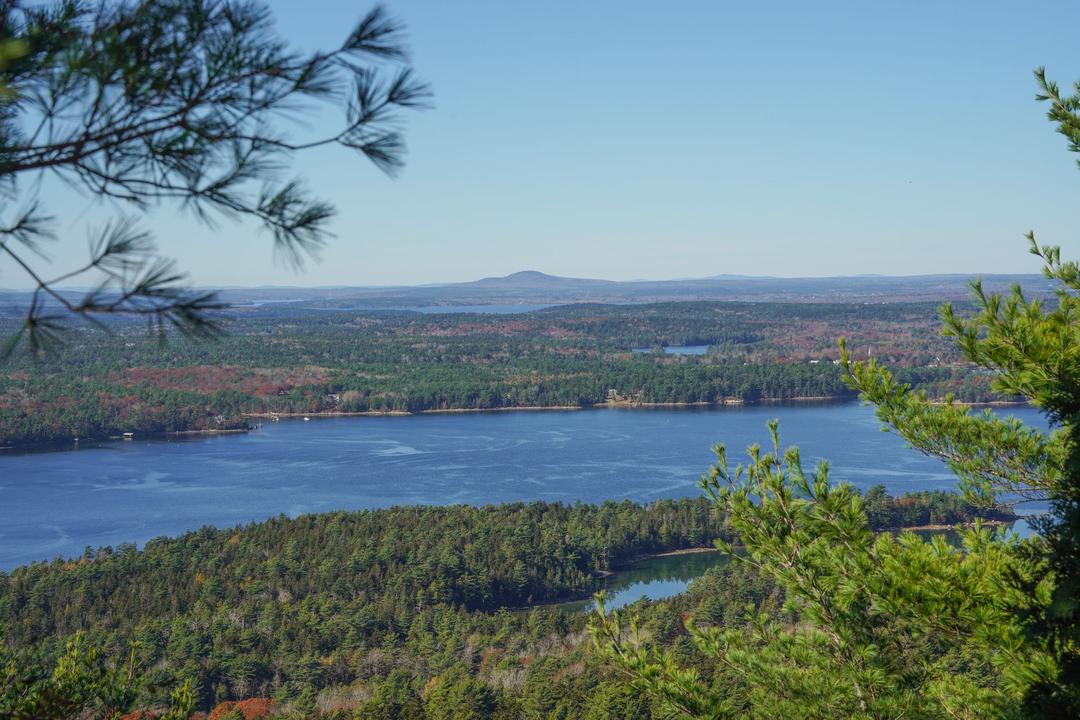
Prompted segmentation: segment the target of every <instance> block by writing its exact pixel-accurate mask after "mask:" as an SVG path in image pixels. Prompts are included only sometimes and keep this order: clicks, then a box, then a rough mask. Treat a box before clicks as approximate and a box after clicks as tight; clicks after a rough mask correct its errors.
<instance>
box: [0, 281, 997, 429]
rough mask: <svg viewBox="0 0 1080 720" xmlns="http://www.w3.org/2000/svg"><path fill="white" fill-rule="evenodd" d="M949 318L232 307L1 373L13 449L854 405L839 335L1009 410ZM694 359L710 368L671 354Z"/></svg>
mask: <svg viewBox="0 0 1080 720" xmlns="http://www.w3.org/2000/svg"><path fill="white" fill-rule="evenodd" d="M936 312H937V311H936V306H935V305H933V304H931V303H900V302H898V303H887V304H874V305H870V304H865V303H846V304H839V303H831V304H830V303H738V302H679V303H659V304H649V305H569V306H563V307H555V308H549V309H545V310H540V311H535V312H528V313H521V314H512V315H485V314H477V313H448V314H434V315H430V314H422V313H417V312H403V311H371V310H363V311H347V310H324V309H318V308H311V307H304V306H300V307H291V306H289V305H288V304H287V303H286V304H283V305H282V306H277V305H275V306H270V307H253V308H236V309H234V311H233V313H232V319H231V321H230V322H229V323H228V329H229V333H228V335H226V336H225V337H223V338H221V339H219V340H217V341H216V342H212V343H206V342H189V341H186V340H184V339H182V338H179V339H173V340H170V341H169V343H168V345H166V346H165V347H164V348H163V347H162V346H161V344H160V343H159V342H158V341H157V340H156V339H153V338H147V337H146V336H145V332H144V329H143V328H142V327H141V326H135V325H124V324H116V325H114V326H113V327H112V328H111V332H109V333H106V332H102V331H99V330H84V331H79V332H74V331H73V337H72V342H70V344H69V345H68V346H67V347H66V348H65V351H64V354H63V361H62V362H60V361H58V360H57V359H55V358H50V357H44V358H32V357H20V358H15V359H14V361H13V362H10V363H8V364H7V365H6V366H5V368H4V369H3V371H2V372H0V447H5V446H7V447H13V446H15V447H17V446H23V445H31V444H35V443H71V442H73V440H74V439H75V438H79V439H82V440H87V439H91V440H92V439H103V438H108V437H114V436H119V435H121V434H123V433H137V434H139V435H161V434H166V433H175V432H220V431H228V430H244V429H246V428H248V427H249V426H250V425H252V424H254V423H257V422H259V421H262V420H265V419H268V418H272V417H274V416H284V415H297V414H298V415H308V414H358V413H416V412H425V411H446V410H493V409H507V408H547V407H551V408H554V407H574V408H587V407H635V406H648V405H653V404H664V405H693V404H725V403H728V404H730V403H754V402H762V401H790V400H797V399H807V398H810V399H833V400H841V399H853V398H854V397H855V393H854V392H853V391H852V390H851V389H850V388H849V387H848V386H847V385H846V384H845V383H844V380H843V378H842V374H841V372H840V368H839V367H838V366H837V365H835V364H834V361H835V360H836V359H837V350H836V344H835V343H836V339H837V338H838V337H841V336H846V337H847V338H848V341H849V343H850V344H851V346H852V347H853V348H854V349H855V351H856V352H857V353H858V354H860V355H861V356H868V357H876V358H881V359H883V360H885V361H887V362H889V363H890V364H891V365H893V366H896V367H898V368H899V370H898V374H899V377H900V378H901V379H902V380H905V381H907V382H911V383H913V384H915V385H916V386H918V387H920V388H923V389H926V390H927V391H928V392H929V393H930V394H931V395H932V396H934V397H944V396H945V395H946V394H947V393H953V394H955V395H956V396H957V397H958V398H959V399H961V400H965V401H972V402H985V401H989V400H995V399H1001V398H1000V397H998V396H995V395H994V394H993V393H992V392H991V391H990V387H989V378H988V377H986V376H985V375H984V374H982V373H980V372H978V371H976V370H974V369H973V368H971V367H969V366H967V365H965V364H963V363H961V362H960V361H959V359H958V357H957V356H956V354H955V351H954V350H953V349H951V348H950V346H949V345H948V343H946V342H944V341H942V340H940V339H939V338H937V337H936V335H935V334H934V333H932V332H930V331H929V330H928V328H931V327H933V326H934V324H935V323H936ZM0 325H2V323H0ZM3 329H4V328H3V327H0V330H3ZM686 346H691V347H693V348H694V350H695V352H697V353H699V354H679V353H678V352H675V351H672V348H681V347H686ZM665 348H667V350H665Z"/></svg>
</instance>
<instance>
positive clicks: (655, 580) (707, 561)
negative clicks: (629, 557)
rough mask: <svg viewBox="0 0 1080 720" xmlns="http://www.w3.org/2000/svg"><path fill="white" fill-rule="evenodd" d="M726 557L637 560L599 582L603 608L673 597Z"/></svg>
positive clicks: (579, 605) (583, 606)
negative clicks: (602, 594) (602, 593)
mask: <svg viewBox="0 0 1080 720" xmlns="http://www.w3.org/2000/svg"><path fill="white" fill-rule="evenodd" d="M728 559H729V558H728V556H727V555H725V554H724V553H719V552H699V553H687V554H683V555H664V556H660V557H651V558H645V559H644V560H639V561H638V562H636V563H634V564H633V565H630V566H629V567H627V568H623V569H620V570H617V571H616V572H615V573H613V574H611V575H609V576H608V577H606V578H604V579H603V580H602V581H601V583H600V586H601V587H602V588H603V590H604V607H606V608H607V609H608V610H618V609H619V608H623V607H626V606H627V605H631V604H633V603H635V602H637V601H638V600H641V599H642V598H649V599H650V600H663V599H665V598H669V597H674V596H676V595H678V594H680V593H683V592H685V591H686V588H687V586H688V585H689V584H690V582H691V581H692V580H696V579H697V578H699V577H701V576H702V575H704V574H705V572H706V571H707V570H709V569H710V568H714V567H717V566H718V565H720V564H721V563H725V562H728ZM597 589H598V590H599V589H600V588H597ZM557 607H558V608H559V609H560V610H564V611H566V612H592V611H593V609H594V608H595V604H594V603H593V601H592V599H591V598H589V599H584V600H572V601H570V602H564V603H559V604H558V605H557Z"/></svg>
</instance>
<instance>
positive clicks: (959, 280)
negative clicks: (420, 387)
mask: <svg viewBox="0 0 1080 720" xmlns="http://www.w3.org/2000/svg"><path fill="white" fill-rule="evenodd" d="M971 277H972V276H970V275H961V274H957V275H915V276H881V275H862V276H847V277H825V278H777V277H747V276H737V275H719V276H714V277H707V278H698V279H686V280H633V281H614V280H596V279H588V278H568V277H559V276H557V275H549V274H547V273H543V272H539V271H537V270H525V271H521V272H515V273H512V274H510V275H506V276H503V277H485V278H481V279H480V280H473V281H471V282H459V283H445V284H440V285H419V286H403V287H378V288H376V287H356V288H348V287H335V288H311V289H300V288H282V289H279V290H278V289H275V290H270V289H267V288H260V289H258V290H254V289H253V290H248V291H245V290H242V289H235V290H229V291H228V292H227V294H226V299H228V300H231V301H237V300H238V299H241V298H243V299H245V300H248V301H252V302H260V303H267V302H291V303H296V302H300V303H303V304H306V305H311V306H314V307H324V308H341V309H345V308H354V309H361V308H388V309H389V308H401V309H409V308H416V307H430V306H440V307H452V306H455V305H464V306H468V305H562V304H568V303H645V302H670V301H695V300H738V301H749V302H770V301H773V302H874V303H880V302H943V301H946V300H960V301H962V300H966V299H967V298H969V297H970V288H969V286H968V281H969V280H970V278H971ZM982 279H983V285H984V287H985V288H986V289H987V290H991V291H997V292H1001V291H1007V290H1008V288H1009V286H1010V285H1011V284H1013V283H1017V282H1018V283H1020V284H1022V285H1023V286H1024V287H1025V289H1027V290H1028V291H1029V292H1030V293H1032V294H1041V293H1045V292H1048V291H1049V290H1050V288H1051V285H1050V283H1049V282H1048V281H1047V280H1046V279H1045V278H1043V277H1042V276H1041V275H1034V274H1032V275H984V276H983V277H982Z"/></svg>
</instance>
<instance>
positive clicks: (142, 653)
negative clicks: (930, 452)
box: [0, 487, 1014, 720]
mask: <svg viewBox="0 0 1080 720" xmlns="http://www.w3.org/2000/svg"><path fill="white" fill-rule="evenodd" d="M866 513H867V517H868V518H869V521H870V525H871V527H873V528H876V529H885V528H893V527H897V526H912V525H924V524H928V523H967V522H971V521H974V520H976V519H984V520H1010V519H1012V518H1013V517H1014V516H1013V514H1012V511H1011V509H1010V508H1007V507H994V508H979V507H976V506H972V505H968V504H966V503H964V502H963V501H962V500H960V499H959V497H958V496H956V495H954V494H950V493H942V492H924V493H916V494H912V495H905V496H902V497H897V498H893V497H890V496H888V495H887V494H885V492H884V490H883V489H882V488H880V487H878V488H873V489H871V490H870V491H869V492H868V493H867V495H866ZM717 539H725V540H731V539H732V537H731V536H730V534H729V533H728V531H727V530H726V529H725V519H724V518H723V517H721V516H719V515H718V514H717V512H716V508H715V505H713V504H712V503H711V502H709V501H708V500H707V499H705V498H700V497H699V498H685V499H681V500H657V501H655V502H651V503H647V504H643V505H642V504H636V503H632V502H605V503H603V504H600V505H589V504H575V505H565V504H559V503H543V502H533V503H528V504H525V503H515V504H509V505H491V506H485V507H469V506H451V507H417V506H413V507H396V508H388V509H384V510H373V511H360V512H335V513H324V514H318V515H305V516H301V517H297V518H287V517H284V516H282V517H278V518H275V519H272V520H268V521H265V522H260V523H253V524H250V525H246V526H243V527H237V528H232V529H215V528H210V527H205V528H202V529H200V530H197V531H194V532H189V533H186V534H184V535H181V536H179V537H176V538H158V539H155V540H151V541H150V542H148V543H147V544H146V546H145V547H144V548H142V549H137V548H136V547H135V546H134V545H123V546H120V547H116V548H99V549H96V550H93V549H87V551H86V552H85V553H84V554H83V555H82V557H77V558H58V559H56V560H55V561H53V562H42V563H36V564H33V565H30V566H26V567H20V568H17V569H15V570H14V571H12V572H10V573H7V574H3V573H0V627H3V628H5V632H6V638H5V640H6V643H7V644H8V645H9V647H10V648H12V650H13V652H14V653H15V654H16V655H17V656H18V657H19V658H21V662H23V663H25V664H28V665H43V666H48V665H50V664H51V663H53V662H54V661H55V659H56V658H57V657H58V656H59V655H60V654H61V653H62V652H63V649H64V647H65V644H66V643H67V642H69V641H70V640H71V639H72V638H73V637H75V636H76V635H77V634H79V633H82V634H84V635H83V636H84V637H85V638H86V639H87V640H88V641H89V642H91V643H92V644H93V645H94V646H95V647H100V648H104V649H105V651H106V652H107V653H109V654H110V655H112V656H115V657H126V656H127V654H128V653H129V652H130V648H132V647H134V648H135V651H136V656H137V662H138V664H139V666H140V667H144V668H148V670H147V673H146V676H145V683H146V687H145V688H144V691H143V692H144V696H143V697H142V703H143V705H144V706H146V707H152V706H159V705H161V704H162V703H164V702H165V700H166V698H167V692H168V690H169V689H170V688H174V687H176V686H177V685H179V684H180V683H181V682H183V681H184V680H187V679H191V680H194V686H195V687H197V688H198V703H197V704H198V707H199V708H201V709H203V710H210V709H212V708H214V707H216V706H218V705H219V704H221V703H225V702H231V701H238V700H244V699H250V698H262V699H264V700H266V701H272V702H274V703H277V704H279V705H284V706H289V707H292V708H293V709H295V710H298V711H303V713H306V715H305V716H307V717H328V718H329V717H352V715H335V714H334V712H333V709H334V708H335V707H338V708H349V712H352V711H353V710H354V709H356V710H357V711H358V712H366V713H369V714H364V715H362V716H363V717H369V716H370V717H380V718H402V719H403V720H404V719H405V718H408V719H410V720H414V719H415V718H424V717H429V718H442V717H454V715H452V714H445V713H446V708H450V709H452V708H454V707H457V706H458V705H457V703H466V702H467V703H481V704H483V705H484V707H487V708H488V709H489V711H490V714H491V716H492V717H518V716H520V715H521V714H522V713H526V714H527V715H528V716H529V717H554V716H557V717H562V718H567V719H568V720H569V719H571V718H588V717H590V716H589V712H590V711H589V708H594V707H605V706H606V703H607V702H608V699H606V698H607V694H609V693H615V696H617V698H618V702H626V703H629V705H628V708H630V709H628V710H627V711H626V714H625V715H620V717H624V718H647V717H655V716H654V715H652V714H650V712H649V711H648V707H649V704H650V703H649V701H647V700H646V699H645V698H644V696H641V695H638V694H637V693H633V692H630V691H628V690H626V689H625V688H624V689H617V686H616V685H614V684H612V681H613V679H614V677H613V675H612V673H611V671H610V669H605V668H604V667H603V663H599V662H597V661H596V659H595V657H592V656H591V655H590V654H589V653H588V652H587V643H586V642H585V639H584V635H583V630H584V625H585V621H586V615H585V614H583V613H572V612H564V611H562V610H560V609H558V608H556V607H552V606H549V605H547V604H548V603H551V602H553V601H557V600H563V599H567V598H573V597H581V596H583V595H587V594H588V593H590V592H592V591H593V590H595V589H597V588H598V587H600V586H601V585H600V581H601V579H602V576H603V575H605V574H606V573H607V572H610V571H611V570H613V569H617V568H619V567H621V566H623V565H625V564H626V563H628V562H630V561H632V560H634V559H635V558H639V557H641V556H643V555H648V554H652V553H662V552H666V551H672V550H678V549H682V548H695V547H708V546H710V545H711V544H712V543H713V541H714V540H717ZM782 599H783V595H782V592H781V591H780V590H779V589H778V588H777V587H776V586H775V585H774V584H773V583H772V582H770V581H767V580H766V579H764V578H762V577H758V576H756V575H754V574H753V573H750V572H749V571H748V569H747V567H746V566H744V565H742V564H740V563H737V564H734V565H725V566H722V567H720V568H719V569H718V570H716V571H712V572H710V574H709V575H707V576H706V577H705V578H703V579H702V580H700V581H697V582H695V583H694V584H693V586H692V591H691V593H690V594H689V595H687V596H681V597H678V598H675V599H673V600H670V601H664V602H659V603H648V602H645V603H643V604H642V605H641V609H642V610H644V611H646V613H647V618H648V620H647V623H649V624H650V627H656V628H657V630H658V634H657V637H658V640H660V641H662V642H663V643H665V644H674V645H675V646H682V643H683V641H684V640H685V630H683V629H682V626H681V620H680V616H681V613H682V612H684V611H686V610H688V609H689V608H690V607H693V606H700V610H701V615H700V616H701V617H704V618H711V619H714V620H716V619H722V618H727V619H728V621H729V622H736V621H737V619H738V618H739V617H740V616H741V614H742V613H743V612H744V610H745V606H746V604H747V603H749V604H751V605H754V606H758V607H762V606H767V607H774V608H778V607H779V606H780V603H781V601H782ZM530 606H531V607H532V609H527V610H524V611H519V610H516V609H517V608H522V607H525V608H528V607H530ZM655 623H658V624H657V625H653V624H655ZM132 643H134V645H132ZM433 684H434V685H438V686H439V688H438V689H433ZM455 698H456V699H455ZM611 701H615V698H612V700H611ZM305 708H306V709H305ZM634 708H636V709H634ZM370 713H375V714H370Z"/></svg>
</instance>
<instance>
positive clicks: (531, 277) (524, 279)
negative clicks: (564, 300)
mask: <svg viewBox="0 0 1080 720" xmlns="http://www.w3.org/2000/svg"><path fill="white" fill-rule="evenodd" d="M589 283H595V284H597V285H609V284H614V281H612V280H589V279H585V278H567V277H559V276H558V275H548V274H547V273H542V272H540V271H538V270H522V271H521V272H516V273H511V274H509V275H504V276H502V277H486V278H481V279H480V280H473V281H472V282H465V283H452V284H450V285H443V286H441V287H454V286H457V287H460V286H463V285H474V286H475V285H483V286H494V287H553V286H556V285H563V286H567V285H583V284H589Z"/></svg>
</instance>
